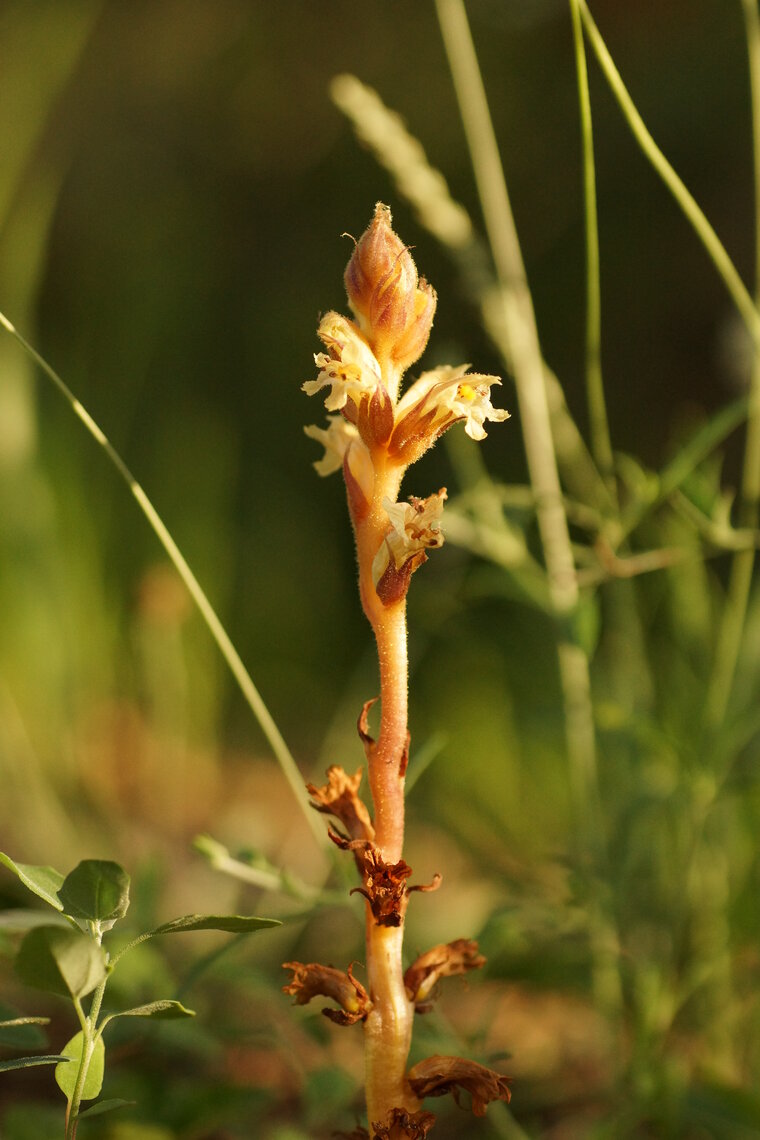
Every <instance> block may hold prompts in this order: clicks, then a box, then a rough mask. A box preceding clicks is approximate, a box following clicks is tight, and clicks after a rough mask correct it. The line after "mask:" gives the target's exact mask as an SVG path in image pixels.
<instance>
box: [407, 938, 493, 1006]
mask: <svg viewBox="0 0 760 1140" xmlns="http://www.w3.org/2000/svg"><path fill="white" fill-rule="evenodd" d="M485 961H486V960H485V958H484V957H483V955H482V954H479V953H478V944H477V942H474V941H472V940H471V939H468V938H457V939H456V941H455V942H447V943H444V944H442V945H440V946H434V947H433V948H432V950H428V951H427V953H426V954H420V956H419V958H417V959H416V960H415V961H414V962H412V964H411V966H410V967H409V969H408V970H407V971H406V973H405V974H404V986H405V987H406V992H407V993H408V995H409V1000H410V1001H413V1002H414V1004H415V1007H416V1009H417V1012H418V1013H426V1012H427V1011H428V1010H429V1009H430V1008H431V1005H430V1001H429V999H430V997H431V995H432V993H433V990H434V988H435V986H436V985H437V983H438V982H439V981H440V979H441V978H450V977H453V976H454V975H455V974H465V973H466V972H467V971H468V970H477V969H479V968H480V967H481V966H484V965H485Z"/></svg>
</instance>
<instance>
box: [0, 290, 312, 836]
mask: <svg viewBox="0 0 760 1140" xmlns="http://www.w3.org/2000/svg"><path fill="white" fill-rule="evenodd" d="M0 325H2V326H3V328H5V329H6V331H7V332H9V333H10V334H11V336H12V337H14V339H15V340H16V341H18V343H19V344H20V345H21V347H22V348H23V350H24V352H26V353H28V354H29V356H31V358H32V360H34V362H35V363H36V364H37V365H38V367H39V368H41V369H42V371H43V372H44V373H45V375H46V376H47V377H48V379H49V380H52V382H53V384H54V385H55V387H56V388H57V389H58V391H59V392H60V393H61V395H62V396H63V398H64V399H65V400H66V401H67V403H68V404H69V406H70V407H71V410H72V411H73V412H74V414H75V415H76V416H78V417H79V419H80V420H81V421H82V423H83V424H84V426H85V427H86V428H87V430H88V432H89V433H90V435H91V436H92V437H93V439H94V440H95V441H96V442H97V443H99V444H100V446H101V447H102V448H103V450H104V451H105V453H106V455H107V456H108V458H109V460H110V461H111V463H112V465H113V466H114V467H115V468H116V470H117V472H118V473H119V475H120V476H121V478H122V480H123V481H124V482H125V483H126V485H127V486H128V487H129V490H130V491H131V492H132V495H133V496H134V498H135V499H136V500H137V504H138V506H139V507H140V510H141V511H142V512H143V514H144V515H145V517H146V519H147V520H148V522H149V524H150V526H151V528H152V530H153V532H154V534H155V535H156V537H157V538H158V541H159V542H160V543H161V545H162V546H163V548H164V550H165V551H166V553H167V554H168V556H169V558H170V559H171V561H172V563H173V564H174V567H175V569H176V570H177V573H178V574H179V576H180V578H181V579H182V581H183V582H184V583H185V586H186V587H187V589H188V591H189V592H190V596H191V597H192V599H193V601H194V602H195V604H196V606H197V607H198V609H199V611H200V613H201V616H202V618H203V620H204V621H205V623H206V625H207V626H208V629H209V632H210V634H211V636H212V637H213V639H214V641H215V642H216V644H217V646H218V648H219V652H220V653H221V654H222V657H223V658H224V660H225V661H226V662H227V665H228V666H229V669H230V672H231V673H232V675H233V677H234V678H235V680H236V681H237V683H238V685H239V687H240V690H241V692H242V694H243V696H244V697H245V699H246V702H247V704H248V707H249V708H250V710H251V712H252V713H253V715H254V716H255V717H256V720H257V721H258V723H259V727H260V728H261V731H262V732H263V733H264V736H265V737H266V739H267V741H268V742H269V746H270V748H271V749H272V752H273V753H274V755H275V758H276V759H277V762H278V764H279V765H280V768H281V769H282V773H283V775H284V776H285V779H286V780H287V782H288V784H289V785H290V787H291V790H292V792H293V794H294V796H295V797H296V800H297V801H298V804H299V807H300V808H301V810H302V811H303V814H304V816H305V818H306V821H307V823H308V825H309V828H310V830H311V833H312V835H313V836H314V838H315V840H316V841H317V843H318V845H319V846H320V847H322V848H325V847H326V846H327V844H328V840H327V838H326V836H325V834H324V830H323V828H322V826H321V824H320V823H319V821H318V819H317V817H316V816H315V814H314V812H313V811H312V810H311V809H310V808H309V801H308V797H307V796H306V791H305V785H304V780H303V778H302V776H301V773H300V771H299V770H298V765H297V764H296V762H295V760H294V758H293V754H292V753H291V751H290V749H289V748H288V746H287V744H286V743H285V739H284V737H283V736H282V733H281V732H280V730H279V728H278V727H277V725H276V724H275V721H274V718H273V717H272V714H271V713H270V712H269V709H268V708H267V706H266V705H265V703H264V700H263V698H262V696H261V694H260V693H259V690H258V689H257V688H256V686H255V685H254V683H253V678H252V677H251V675H250V673H249V672H248V670H247V669H246V667H245V665H244V664H243V660H242V658H241V657H240V654H239V653H238V651H237V649H235V646H234V645H233V644H232V641H231V639H230V636H229V634H228V633H227V631H226V629H225V628H224V626H223V625H222V622H221V620H220V619H219V616H218V614H217V612H216V610H215V609H214V607H213V606H212V605H211V602H210V601H209V600H208V598H207V597H206V594H205V593H204V591H203V588H202V587H201V584H200V582H199V581H198V579H197V578H196V577H195V574H193V572H192V570H191V569H190V567H189V565H188V563H187V562H186V560H185V557H184V555H183V554H182V552H181V550H180V549H179V547H178V546H177V544H176V542H175V541H174V539H173V538H172V536H171V534H170V533H169V531H168V530H167V528H166V525H165V524H164V522H163V520H162V518H161V516H160V515H159V513H158V511H157V510H156V508H155V507H154V506H153V504H152V502H151V501H150V499H149V498H148V496H147V495H146V493H145V491H144V490H143V488H142V487H141V485H140V484H139V483H138V482H137V479H135V477H134V475H133V474H132V472H131V471H130V469H129V467H127V465H126V463H125V462H124V460H123V459H122V457H121V456H120V455H119V453H118V451H117V450H116V449H115V447H114V446H113V444H112V443H111V441H110V440H109V439H108V437H107V436H106V434H105V432H104V431H103V430H102V429H101V428H100V427H99V426H98V424H96V423H95V420H94V419H93V418H92V416H91V415H90V413H89V412H88V411H87V409H86V408H85V407H84V405H83V404H81V403H80V402H79V400H78V399H77V398H76V396H75V395H74V393H73V392H72V391H71V389H70V388H69V387H68V385H67V384H66V383H65V381H64V380H62V379H61V377H60V376H59V375H58V373H57V372H56V371H55V369H54V368H53V367H52V365H50V364H48V362H47V361H46V360H45V358H44V357H43V356H40V354H39V352H37V350H36V348H34V347H33V346H32V345H31V344H30V343H29V341H28V340H26V338H25V337H23V336H22V335H21V333H20V332H19V331H18V329H17V328H16V327H15V325H14V324H13V323H12V322H11V321H9V320H8V318H7V317H6V316H5V315H4V314H3V313H0Z"/></svg>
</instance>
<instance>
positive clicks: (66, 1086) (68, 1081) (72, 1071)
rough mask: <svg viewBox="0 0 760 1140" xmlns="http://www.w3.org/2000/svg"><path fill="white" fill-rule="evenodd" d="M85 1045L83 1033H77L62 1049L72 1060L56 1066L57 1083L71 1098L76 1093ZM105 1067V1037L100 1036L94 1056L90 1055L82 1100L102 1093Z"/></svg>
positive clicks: (93, 1098)
mask: <svg viewBox="0 0 760 1140" xmlns="http://www.w3.org/2000/svg"><path fill="white" fill-rule="evenodd" d="M84 1045H85V1040H84V1035H83V1034H82V1033H77V1034H75V1035H74V1036H73V1037H72V1038H71V1040H70V1041H68V1042H67V1043H66V1044H65V1045H64V1047H63V1049H61V1053H62V1054H63V1056H64V1057H70V1058H71V1060H70V1061H68V1062H66V1063H65V1064H61V1065H57V1066H56V1070H55V1080H56V1084H57V1085H58V1088H59V1089H60V1090H61V1092H62V1093H64V1094H65V1096H67V1097H68V1098H69V1100H71V1098H72V1096H73V1095H74V1089H75V1088H76V1083H77V1077H78V1076H79V1066H80V1064H81V1061H82V1050H83V1049H84ZM105 1067H106V1047H105V1045H104V1044H103V1038H102V1037H98V1038H97V1040H96V1041H95V1046H94V1048H93V1051H92V1056H91V1057H90V1063H89V1065H88V1066H87V1076H86V1077H85V1082H84V1088H83V1089H82V1100H95V1097H96V1096H98V1095H99V1094H100V1090H101V1089H102V1087H103V1073H104V1072H105Z"/></svg>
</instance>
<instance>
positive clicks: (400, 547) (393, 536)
mask: <svg viewBox="0 0 760 1140" xmlns="http://www.w3.org/2000/svg"><path fill="white" fill-rule="evenodd" d="M445 499H446V490H445V488H442V489H441V490H440V491H439V492H438V493H437V494H436V495H428V497H427V498H426V499H417V498H415V497H414V496H412V497H411V498H410V499H409V501H408V502H406V503H392V502H391V501H390V499H383V507H384V508H385V511H386V513H387V515H388V522H389V523H390V528H389V530H388V533H387V534H386V536H385V540H384V542H383V543H382V544H381V546H380V549H379V550H378V552H377V554H376V555H375V559H374V562H373V564H372V579H373V581H374V583H375V585H377V583H378V582H379V581H380V579H381V578H382V576H383V574H384V573H385V571H386V570H387V568H388V566H389V565H390V562H391V559H392V560H393V565H394V567H395V569H396V570H401V569H403V567H404V566H405V565H406V564H407V563H408V562H410V561H411V560H412V559H415V558H418V556H419V555H420V554H424V552H425V551H426V550H430V549H435V548H437V547H439V546H443V532H442V531H441V514H442V512H443V504H444V501H445ZM418 561H419V560H418ZM421 561H423V562H424V558H422V559H421Z"/></svg>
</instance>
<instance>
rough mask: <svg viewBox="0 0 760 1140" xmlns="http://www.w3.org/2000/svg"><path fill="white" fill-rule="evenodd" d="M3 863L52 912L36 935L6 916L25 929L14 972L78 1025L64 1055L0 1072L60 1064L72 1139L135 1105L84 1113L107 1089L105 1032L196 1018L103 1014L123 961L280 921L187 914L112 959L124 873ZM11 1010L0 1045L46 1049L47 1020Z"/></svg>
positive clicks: (99, 863)
mask: <svg viewBox="0 0 760 1140" xmlns="http://www.w3.org/2000/svg"><path fill="white" fill-rule="evenodd" d="M0 862H1V863H3V864H4V865H5V866H6V867H7V868H8V870H9V871H11V872H12V873H13V874H14V875H15V876H16V878H17V879H18V880H19V881H20V882H22V883H23V884H24V886H25V887H26V888H27V889H28V890H29V891H31V892H32V893H33V894H35V895H37V896H38V897H39V898H41V899H43V900H44V901H45V902H46V903H47V904H48V905H49V906H50V907H52V908H53V911H54V912H55V914H54V916H52V917H51V920H50V921H49V922H48V923H42V924H40V923H38V922H37V921H35V922H34V923H33V924H31V929H30V928H29V927H30V923H29V921H28V920H27V919H26V917H25V915H24V912H18V916H19V917H18V919H17V920H16V921H15V922H14V920H13V917H12V916H11V917H8V916H6V917H7V918H8V921H6V923H5V924H4V925H5V926H6V929H13V928H15V929H16V930H18V931H25V933H24V935H23V938H22V941H21V944H20V946H19V949H18V953H17V955H16V960H15V970H16V973H17V975H18V977H19V978H20V979H21V981H22V982H24V983H25V984H26V985H29V986H32V987H33V988H35V989H39V990H44V991H45V992H46V993H52V994H57V995H58V996H59V997H64V998H67V999H68V1000H69V1001H71V1003H72V1005H73V1007H74V1010H75V1012H76V1015H77V1019H78V1021H79V1025H80V1029H79V1031H78V1032H77V1033H75V1034H74V1036H73V1037H72V1038H71V1039H70V1040H69V1041H67V1042H66V1044H65V1045H64V1046H63V1048H62V1049H61V1051H60V1053H57V1054H54V1055H44V1056H43V1055H39V1056H26V1057H16V1058H13V1059H12V1060H10V1061H3V1062H0V1072H3V1071H8V1070H12V1069H22V1068H29V1067H30V1066H34V1065H55V1066H56V1068H55V1080H56V1083H57V1085H58V1087H59V1088H60V1089H61V1091H62V1092H63V1094H64V1096H65V1097H66V1116H65V1131H64V1140H74V1138H75V1136H76V1133H77V1125H78V1122H79V1120H81V1119H82V1118H83V1117H85V1116H98V1115H101V1114H102V1113H105V1112H109V1111H111V1110H112V1109H116V1108H121V1107H123V1106H125V1105H128V1104H130V1103H132V1102H131V1101H126V1100H121V1099H111V1100H101V1101H97V1102H96V1103H95V1104H93V1105H91V1106H90V1108H87V1109H84V1110H83V1108H82V1104H83V1102H86V1101H94V1100H96V1098H97V1097H98V1096H99V1095H100V1091H101V1088H102V1085H103V1076H104V1072H105V1052H106V1051H105V1043H104V1040H103V1032H104V1030H105V1029H106V1027H107V1026H108V1025H109V1024H110V1023H111V1022H112V1021H115V1020H116V1019H117V1018H120V1017H149V1018H156V1019H174V1018H185V1017H194V1016H195V1014H194V1011H193V1010H191V1009H187V1008H186V1007H185V1006H184V1005H182V1003H181V1002H179V1001H175V1000H173V999H170V998H163V999H159V1000H157V1001H152V1002H148V1003H147V1004H144V1005H138V1006H134V1007H133V1008H131V1009H123V1010H116V1011H113V1012H106V1011H105V1010H104V1009H103V999H104V996H105V991H106V987H107V985H108V981H109V978H110V977H111V975H112V973H113V971H114V970H115V968H116V966H117V965H118V963H119V962H120V961H121V959H122V958H123V957H124V956H125V955H126V954H128V953H129V952H130V951H132V950H134V949H135V948H136V947H137V946H139V945H140V944H141V943H142V942H145V941H147V940H148V939H149V938H154V937H156V936H157V935H163V934H180V933H186V932H189V931H195V930H219V931H224V932H226V933H234V934H248V933H253V932H254V931H256V930H264V929H266V928H267V927H272V926H279V925H280V923H279V922H278V920H277V919H272V918H258V917H255V916H253V915H237V914H227V915H209V914H186V915H182V916H181V917H180V918H175V919H173V920H172V921H171V922H165V923H162V924H161V925H160V926H157V927H155V928H154V929H153V930H148V931H146V932H145V933H143V934H140V935H139V936H138V937H137V938H134V939H133V940H132V941H131V942H130V943H128V945H127V946H125V947H123V949H121V950H120V951H119V952H118V953H116V954H114V955H113V956H112V955H111V954H110V953H109V951H108V949H107V947H106V946H104V945H103V938H104V936H105V935H107V934H109V933H110V932H111V930H112V929H113V927H114V926H115V924H116V923H117V922H118V921H119V920H120V919H121V918H123V917H124V915H125V914H126V913H127V910H128V908H129V887H130V878H129V875H128V874H127V872H126V871H125V870H124V868H123V867H121V866H119V864H118V863H114V862H111V861H109V860H101V859H85V860H83V861H82V862H81V863H79V864H78V866H76V867H75V868H74V870H73V871H71V873H70V874H68V875H66V876H64V875H61V874H60V873H59V872H58V871H56V870H54V869H53V868H52V867H41V866H34V865H31V864H27V863H16V862H14V860H13V859H11V858H10V857H9V856H8V855H4V854H3V853H2V852H0ZM86 998H89V1005H88V1008H87V1009H86V1010H85V1008H84V1006H83V1004H82V1002H83V999H86ZM10 1012H12V1011H6V1010H5V1008H3V1009H0V1016H1V1017H2V1020H0V1043H1V1044H6V1043H10V1042H12V1041H13V1039H14V1036H15V1038H16V1041H17V1042H18V1044H26V1045H27V1046H30V1045H37V1044H41V1043H42V1042H41V1041H40V1039H39V1036H38V1035H35V1033H34V1032H33V1029H34V1028H35V1027H37V1026H39V1025H42V1024H45V1023H46V1022H47V1019H46V1018H31V1017H13V1016H11V1017H8V1016H6V1014H7V1013H10Z"/></svg>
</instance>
